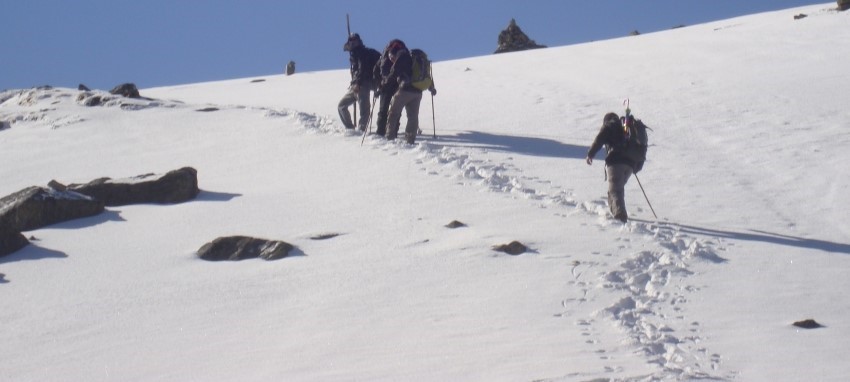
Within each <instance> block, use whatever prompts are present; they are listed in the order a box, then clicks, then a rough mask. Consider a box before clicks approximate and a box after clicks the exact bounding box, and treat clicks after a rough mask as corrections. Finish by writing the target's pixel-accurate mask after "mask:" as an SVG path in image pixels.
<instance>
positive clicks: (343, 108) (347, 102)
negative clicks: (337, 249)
mask: <svg viewBox="0 0 850 382" xmlns="http://www.w3.org/2000/svg"><path fill="white" fill-rule="evenodd" d="M356 101H357V96H356V95H355V94H354V92H353V91H352V89H348V91H347V92H346V93H345V95H344V96H342V99H340V100H339V105H337V110H339V119H340V120H342V125H343V126H344V127H345V128H346V129H353V128H354V122H352V121H351V113H350V112H348V107H349V106H351V105H353V104H354V102H356Z"/></svg>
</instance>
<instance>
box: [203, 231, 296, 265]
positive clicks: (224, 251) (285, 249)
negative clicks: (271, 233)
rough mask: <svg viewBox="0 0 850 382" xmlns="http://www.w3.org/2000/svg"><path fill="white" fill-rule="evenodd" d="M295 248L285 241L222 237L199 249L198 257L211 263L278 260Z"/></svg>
mask: <svg viewBox="0 0 850 382" xmlns="http://www.w3.org/2000/svg"><path fill="white" fill-rule="evenodd" d="M294 248H295V247H293V246H292V244H289V243H286V242H283V241H273V240H264V239H257V238H253V237H248V236H228V237H220V238H218V239H215V240H213V241H212V242H209V243H207V244H204V245H203V246H202V247H201V248H200V249H198V252H197V254H198V257H200V258H201V259H204V260H209V261H222V260H231V261H236V260H244V259H255V258H261V259H263V260H277V259H282V258H284V257H286V256H287V255H289V252H290V251H291V250H292V249H294Z"/></svg>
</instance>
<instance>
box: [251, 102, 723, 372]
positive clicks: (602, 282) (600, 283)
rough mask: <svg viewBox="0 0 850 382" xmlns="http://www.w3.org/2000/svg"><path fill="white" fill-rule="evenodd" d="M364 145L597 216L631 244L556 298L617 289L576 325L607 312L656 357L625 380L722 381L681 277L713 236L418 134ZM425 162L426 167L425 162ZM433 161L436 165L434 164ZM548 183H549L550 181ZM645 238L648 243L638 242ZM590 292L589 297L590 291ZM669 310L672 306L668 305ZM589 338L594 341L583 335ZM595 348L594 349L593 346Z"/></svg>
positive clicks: (714, 244) (301, 116)
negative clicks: (624, 212)
mask: <svg viewBox="0 0 850 382" xmlns="http://www.w3.org/2000/svg"><path fill="white" fill-rule="evenodd" d="M265 110H266V115H267V116H269V117H291V118H295V119H296V120H298V122H299V123H300V124H301V125H302V126H304V127H305V128H307V129H308V131H311V132H316V133H320V134H331V135H341V136H356V137H359V136H361V134H360V133H358V132H352V131H347V130H344V129H342V128H340V127H338V126H336V124H335V123H334V120H333V119H332V118H329V117H320V116H317V115H313V114H308V113H301V112H294V111H288V110H285V111H284V110H274V109H265ZM369 142H370V147H372V148H373V149H379V150H383V151H388V152H392V153H393V154H401V153H413V154H415V155H416V159H415V161H416V163H418V164H423V165H425V167H423V169H422V170H423V171H425V172H426V173H428V174H429V175H437V174H440V173H446V172H448V173H449V176H453V177H454V178H456V179H458V180H459V182H460V183H461V184H464V185H476V186H480V187H484V188H486V189H488V190H490V191H493V192H500V193H505V194H508V195H510V196H513V197H517V198H519V199H526V200H531V201H534V202H537V203H538V206H539V207H541V208H545V207H548V206H556V207H561V208H567V209H572V211H570V212H569V213H567V214H566V215H565V216H574V215H576V214H583V215H589V216H597V217H599V220H598V225H599V226H600V227H601V228H602V229H604V230H609V229H615V230H617V231H618V232H620V233H623V234H626V235H627V237H626V238H623V237H621V238H619V239H618V240H622V241H623V242H624V244H625V247H624V250H626V251H629V250H631V251H633V252H632V253H631V255H630V258H628V259H626V260H625V261H623V262H622V263H621V264H620V269H619V270H617V271H612V272H607V273H604V274H601V275H599V276H598V278H597V279H596V280H590V281H582V283H581V285H582V288H583V292H584V294H585V295H584V296H583V297H581V298H576V299H566V300H564V302H563V303H562V304H563V305H564V307H565V308H566V307H567V305H569V304H570V303H575V302H578V303H580V302H581V301H582V299H587V298H588V293H589V292H590V291H593V290H601V291H606V292H613V293H619V294H622V295H623V296H622V297H621V298H620V299H619V301H618V302H617V303H615V304H613V305H611V306H609V307H608V308H606V309H603V310H601V311H597V312H595V313H594V314H593V317H591V318H589V319H580V320H579V321H578V323H577V325H579V326H583V327H584V328H583V330H586V331H588V332H592V326H593V325H595V323H596V319H607V320H609V321H612V322H614V324H615V325H617V326H619V327H620V328H621V329H622V330H623V331H624V332H625V333H626V335H627V337H628V340H629V342H630V345H631V346H633V347H634V348H635V349H636V353H637V354H640V355H641V356H643V357H645V358H646V359H647V362H648V363H651V364H655V365H657V366H658V367H659V371H658V372H657V373H655V374H654V375H650V376H641V377H636V378H634V379H631V378H630V379H626V380H624V381H650V380H651V381H655V380H692V379H699V380H716V381H722V380H728V379H731V378H734V373H727V375H725V376H722V377H721V376H717V375H715V373H718V372H720V370H719V369H720V366H721V359H722V357H721V355H720V354H717V353H711V352H710V351H709V350H708V349H707V348H705V347H703V346H700V342H701V340H702V336H701V334H700V328H699V322H697V321H690V322H687V321H686V305H687V302H688V298H689V296H690V295H691V294H693V293H696V292H698V291H700V289H701V288H699V287H696V286H693V285H688V284H687V278H688V277H689V276H690V275H693V272H692V271H691V270H689V268H690V264H691V263H692V262H695V261H704V262H705V261H707V262H709V263H714V264H719V263H723V262H725V259H723V258H722V257H720V256H719V255H718V251H721V250H725V249H724V248H723V247H722V243H721V242H720V240H719V239H699V238H694V237H690V236H688V235H687V234H685V233H682V232H681V231H680V229H679V227H678V226H677V225H676V224H673V223H664V222H655V223H653V222H636V221H631V222H629V223H627V224H625V225H621V224H620V223H618V222H614V221H613V220H610V219H609V218H608V215H609V213H608V207H607V205H606V203H605V202H604V201H598V200H597V201H585V202H581V203H579V202H577V201H576V200H575V198H574V197H573V195H572V194H571V193H569V192H566V191H563V190H561V191H558V192H556V193H546V192H541V191H538V190H537V189H536V188H535V187H534V186H535V185H534V184H531V185H528V184H526V183H525V182H523V180H522V179H521V178H520V177H519V176H516V175H509V173H513V174H522V170H521V169H519V168H516V167H515V166H513V165H510V164H504V163H494V162H491V161H483V160H478V159H474V158H472V156H471V155H470V154H469V153H466V152H459V151H458V150H457V149H456V148H450V147H446V146H441V145H439V144H434V143H431V142H428V141H422V142H420V143H419V144H418V145H416V146H413V147H411V146H408V145H406V144H405V143H403V142H401V141H400V140H396V141H393V142H389V141H386V140H383V139H380V138H377V137H372V138H370V139H369ZM428 167H431V169H429V168H428ZM434 167H436V169H434ZM534 182H536V183H539V184H540V185H543V186H546V185H547V184H551V183H549V182H545V181H542V180H532V182H531V183H534ZM549 187H551V186H549ZM628 236H637V237H638V238H641V239H643V241H644V243H639V242H638V243H637V244H636V245H635V244H633V243H634V242H636V241H635V240H634V239H630V238H628ZM647 243H648V244H651V245H650V246H651V247H654V248H651V249H639V250H636V251H635V249H636V248H635V246H639V247H642V248H645V247H647V245H646V244H647ZM579 276H581V274H579ZM590 298H592V296H591V297H590ZM668 310H672V311H669V312H668ZM669 321H677V322H678V323H680V324H682V325H683V326H685V329H681V328H680V329H678V331H679V332H682V333H679V332H677V329H674V328H673V327H671V325H669V324H668V322H669ZM588 343H589V344H591V345H593V344H595V341H593V340H589V341H588ZM599 352H601V351H599Z"/></svg>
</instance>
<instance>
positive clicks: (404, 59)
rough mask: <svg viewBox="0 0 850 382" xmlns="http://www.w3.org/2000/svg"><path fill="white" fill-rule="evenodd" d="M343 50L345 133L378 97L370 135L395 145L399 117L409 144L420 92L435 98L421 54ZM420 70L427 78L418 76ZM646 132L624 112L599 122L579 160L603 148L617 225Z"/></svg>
mask: <svg viewBox="0 0 850 382" xmlns="http://www.w3.org/2000/svg"><path fill="white" fill-rule="evenodd" d="M343 50H345V51H347V52H349V54H350V57H349V60H350V63H351V84H350V86H349V88H348V91H347V92H346V93H345V95H344V96H343V97H342V99H341V100H340V101H339V105H338V109H339V116H340V119H342V124H343V125H344V126H345V128H346V129H355V128H358V129H359V130H360V131H361V132H363V133H364V134H365V133H366V129H368V128H370V126H369V125H370V123H371V117H372V115H371V114H372V109H371V107H372V104H371V102H375V101H376V100H377V99H378V97H380V106H379V107H378V119H377V130H376V131H375V133H376V134H377V135H380V136H384V137H386V139H387V140H394V139H396V138H397V137H398V133H399V126H400V124H401V113H402V111H405V112H406V115H407V125H406V127H405V130H404V138H405V140H406V142H407V143H408V144H413V143H414V142H415V141H416V136H417V133H418V132H419V131H420V130H419V104H420V102H421V101H422V92H423V91H425V90H428V91H429V92H431V95H432V96H433V95H436V94H437V89H436V88H434V81H433V79H432V78H431V76H430V64H428V67H427V69H426V68H424V67H422V65H421V64H420V65H416V64H415V63H414V60H415V59H416V57H414V56H416V55H417V54H422V55H424V53H422V52H421V51H419V50H418V49H413V50H408V49H407V46H405V44H404V42H403V41H401V40H398V39H394V40H391V41H390V42H389V43H388V44H387V46H386V47H385V48H384V51H383V53H379V52H378V51H377V50H375V49H372V48H368V47H366V46H365V45H363V40H361V38H360V35H359V34H357V33H355V34H352V35H350V36H349V38H348V40H347V41H346V42H345V45H344V46H343ZM426 59H427V57H426ZM425 70H427V72H428V73H427V75H423V73H422V71H425ZM422 77H427V78H426V81H423V80H422V79H421V78H422ZM371 92H374V93H375V96H374V98H371V97H370V95H371V94H370V93H371ZM370 101H371V102H370ZM354 103H358V105H359V107H360V110H361V114H360V118H359V120H358V121H357V125H356V126H355V122H354V121H353V120H352V117H351V113H349V111H348V108H349V107H350V106H351V105H353V104H354ZM647 129H648V127H647V126H646V125H645V124H644V123H643V122H642V121H641V120H639V119H636V118H635V117H634V115H632V114H631V111H630V109H629V108H628V106H627V107H626V114H625V116H623V117H620V116H618V115H617V114H616V113H607V114H605V116H604V117H603V120H602V128H601V129H600V130H599V133H598V134H597V135H596V138H595V139H594V140H593V144H591V146H590V149H589V150H588V151H587V157H586V158H585V161H586V162H587V164H588V165H591V164H592V163H593V158H594V157H595V156H596V154H597V153H598V152H599V150H601V149H602V147H603V146H604V147H605V149H606V156H605V176H606V179H607V181H608V207H609V209H610V211H611V215H612V216H613V217H614V218H615V219H617V220H619V221H621V222H623V223H625V222H627V221H628V213H627V212H626V202H625V186H626V182H628V180H629V178H631V177H632V175H634V174H637V173H638V172H639V171H640V170H641V169H642V168H643V164H644V161H645V160H646V151H647V146H648V142H647V135H646V130H647ZM641 188H643V187H642V186H641ZM648 201H649V200H648V199H647V202H648ZM651 207H652V205H650V208H651ZM654 213H655V212H654V211H653V214H654Z"/></svg>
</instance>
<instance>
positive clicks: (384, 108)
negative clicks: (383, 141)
mask: <svg viewBox="0 0 850 382" xmlns="http://www.w3.org/2000/svg"><path fill="white" fill-rule="evenodd" d="M392 99H393V95H392V93H381V103H380V104H379V105H378V129H377V130H376V131H375V134H378V135H380V136H383V135H385V134H386V133H387V115H388V114H389V112H390V101H392Z"/></svg>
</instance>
